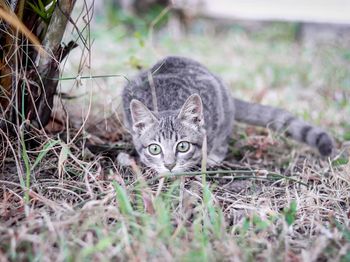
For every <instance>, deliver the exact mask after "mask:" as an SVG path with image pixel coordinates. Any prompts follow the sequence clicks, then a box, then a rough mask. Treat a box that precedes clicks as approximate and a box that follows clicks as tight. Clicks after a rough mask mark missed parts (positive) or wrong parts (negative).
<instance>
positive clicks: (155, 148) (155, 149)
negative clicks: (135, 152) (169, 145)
mask: <svg viewBox="0 0 350 262" xmlns="http://www.w3.org/2000/svg"><path fill="white" fill-rule="evenodd" d="M148 151H149V152H150V154H152V155H159V154H160V153H161V152H162V149H161V148H160V146H159V145H157V144H151V145H149V146H148Z"/></svg>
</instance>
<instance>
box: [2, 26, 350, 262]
mask: <svg viewBox="0 0 350 262" xmlns="http://www.w3.org/2000/svg"><path fill="white" fill-rule="evenodd" d="M124 30H125V29H124V28H123V27H120V26H119V27H115V28H113V30H112V31H111V30H109V31H110V32H113V33H115V34H118V32H119V36H120V35H123V34H125V32H127V31H124ZM274 30H275V28H274V29H269V30H267V33H266V35H267V36H266V35H265V36H264V37H263V38H262V39H261V36H256V35H249V34H246V33H242V32H237V31H235V30H233V31H228V33H227V34H225V35H224V36H223V35H220V34H219V35H216V34H214V35H211V34H192V35H188V36H186V37H182V38H180V39H179V40H173V39H171V37H169V35H168V34H167V33H164V32H163V34H159V35H157V37H158V38H159V41H158V42H157V43H156V44H155V43H153V45H151V48H152V50H153V51H150V49H149V48H150V47H149V46H148V47H147V46H146V47H142V46H140V43H139V42H140V36H137V37H134V36H130V34H129V35H124V36H123V37H120V38H119V40H118V41H117V40H115V39H113V38H114V37H113V34H108V35H106V34H103V32H102V33H101V32H100V31H99V34H101V35H100V39H102V41H101V42H99V40H98V39H99V38H97V39H96V49H97V51H95V53H92V54H90V55H91V58H92V61H94V67H93V68H91V67H90V64H89V62H88V61H89V60H88V59H87V57H88V56H86V57H85V59H84V58H83V59H82V60H81V61H83V62H81V63H79V64H80V67H79V69H80V70H83V72H84V70H86V72H88V73H92V74H102V73H103V74H109V73H111V74H115V73H116V72H117V73H122V74H126V75H128V73H129V72H131V71H132V72H134V71H135V69H133V68H134V65H135V61H138V63H141V64H144V65H149V64H151V63H153V62H154V60H156V56H155V55H154V53H152V52H156V53H158V54H160V56H161V55H164V54H168V53H174V52H175V51H177V53H179V54H183V55H191V56H192V57H195V58H197V59H199V60H201V61H202V62H204V63H206V64H207V65H208V66H209V67H211V68H212V70H213V71H215V72H217V73H218V74H220V75H222V77H223V79H224V80H225V82H227V83H228V84H229V85H230V86H234V87H235V93H236V94H238V95H241V96H243V97H247V98H249V97H250V98H253V99H254V98H255V99H256V100H259V101H263V102H264V103H271V104H275V105H283V106H284V107H285V108H287V109H290V110H292V111H293V112H295V113H297V114H300V115H301V116H302V117H304V118H306V119H308V120H310V121H313V122H316V123H318V124H321V125H323V126H325V127H327V128H329V129H330V130H331V131H332V133H333V134H335V136H336V138H337V142H338V148H339V154H338V159H334V158H333V159H321V158H320V157H319V156H318V155H317V154H315V153H314V152H313V151H312V150H310V149H309V148H306V147H303V146H300V145H296V144H295V143H293V142H291V141H289V140H286V139H284V138H283V137H280V136H278V135H276V134H271V133H269V132H267V131H266V130H263V129H255V128H247V127H245V126H238V127H237V129H236V130H235V134H234V136H233V137H234V139H233V140H232V141H231V142H232V146H231V150H230V153H229V155H228V157H227V160H226V161H225V162H224V163H223V164H222V165H221V166H220V167H217V168H216V169H214V171H216V172H211V174H210V175H207V177H206V180H201V178H200V176H197V175H196V174H188V175H187V176H181V177H166V178H165V179H164V183H163V182H161V181H163V180H162V179H160V178H159V177H157V175H156V174H154V173H153V172H152V171H150V170H146V169H143V168H142V167H141V165H138V164H139V163H137V162H136V163H135V162H134V160H133V159H135V160H136V161H137V158H135V157H134V152H133V148H132V144H131V141H130V136H129V135H128V134H127V132H126V131H125V130H124V129H123V127H122V126H121V124H120V122H119V120H118V119H116V117H115V114H113V116H112V117H106V115H110V114H111V112H114V113H115V112H116V111H117V106H115V105H114V106H113V107H112V106H111V107H110V108H106V107H108V105H110V104H112V103H113V104H114V103H116V102H115V99H114V98H116V97H117V96H118V94H117V93H118V91H116V90H115V89H116V88H115V86H116V85H120V86H121V85H122V82H119V80H118V79H119V78H118V79H116V78H112V79H106V80H104V81H99V80H96V79H93V80H83V81H82V85H81V86H80V87H79V88H77V89H76V91H74V92H72V93H73V94H77V95H79V94H81V93H86V92H87V94H88V95H86V96H84V97H82V98H78V99H76V100H73V103H69V101H68V102H66V103H65V105H66V108H67V110H68V112H69V113H70V115H71V117H70V118H69V119H68V120H67V119H66V117H65V116H64V115H62V114H59V112H58V113H57V114H56V119H57V120H56V122H55V123H51V126H49V127H48V130H47V132H48V134H44V133H43V132H41V133H38V134H36V136H37V139H38V140H39V145H40V146H39V147H35V148H23V146H22V145H23V144H22V143H21V141H20V140H21V136H20V137H19V138H16V139H15V138H8V137H5V136H2V140H1V142H2V143H1V144H0V147H1V148H0V152H1V160H2V161H1V162H0V168H1V169H0V170H1V171H0V174H1V175H0V185H1V187H0V195H1V196H2V197H1V198H0V222H1V223H0V260H4V261H6V260H12V261H21V260H25V261H27V260H33V261H51V260H52V261H76V260H77V261H81V260H92V259H93V260H97V261H100V260H116V259H120V260H122V259H123V260H125V259H130V260H137V261H139V260H159V261H164V260H165V261H172V260H181V261H182V260H184V261H186V260H188V261H203V260H230V261H231V260H233V261H256V260H258V261H265V260H270V261H349V260H350V229H349V228H350V209H349V206H350V193H349V192H350V166H349V162H347V158H348V156H347V155H346V150H348V149H347V148H346V146H347V144H346V142H344V140H346V137H347V136H348V132H349V131H348V121H347V120H348V117H347V115H346V113H348V112H349V109H350V105H349V103H348V101H347V100H346V99H347V98H349V89H348V88H349V86H348V85H347V84H346V83H347V82H346V81H349V78H348V75H349V74H348V73H349V66H348V65H347V64H346V62H344V61H345V60H344V56H345V54H349V53H348V51H346V50H348V49H346V47H344V46H342V45H339V46H338V44H337V43H335V42H334V44H332V45H321V46H317V45H316V46H311V47H309V46H303V45H302V44H297V43H295V42H293V41H291V39H289V38H287V39H285V38H284V37H283V35H282V37H281V36H280V35H278V34H277V40H276V38H275V37H276V34H275V33H274ZM281 32H284V29H283V28H282V30H281ZM269 34H272V36H270V35H269ZM278 37H279V38H278ZM141 39H142V40H145V39H146V40H145V41H147V39H148V38H147V37H145V38H142V37H141ZM271 39H272V40H271ZM170 40H171V41H170ZM153 41H155V40H153ZM180 43H181V44H180ZM214 43H215V44H216V47H217V48H216V49H215V50H213V48H212V46H213V44H214ZM102 44H103V47H105V46H108V45H111V46H114V47H115V48H114V49H108V48H101V49H98V48H99V47H100V46H101V45H102ZM130 49H132V50H131V51H130ZM127 50H129V51H127ZM114 52H116V53H118V56H116V55H114V54H115V53H114ZM74 55H75V57H74ZM80 55H81V54H78V53H76V54H73V57H71V59H70V60H68V62H67V64H66V68H67V69H66V71H65V75H68V76H72V74H73V72H74V68H76V67H75V66H76V65H75V64H74V61H78V60H77V59H76V58H77V57H80ZM107 57H108V58H109V57H116V59H115V60H113V61H111V62H110V61H108V60H103V58H107ZM140 57H143V59H140ZM223 57H234V59H233V60H232V61H231V60H230V61H225V59H222V58H223ZM117 58H118V59H117ZM135 59H136V60H135ZM347 59H348V58H347ZM106 61H107V62H106ZM325 61H331V62H330V63H328V64H325V63H324V62H325ZM106 63H107V65H106ZM108 63H111V64H113V63H115V65H114V66H113V65H109V64H108ZM242 65H244V66H242ZM111 67H112V68H111ZM87 68H88V69H87ZM340 68H341V69H340ZM87 70H90V71H87ZM94 70H95V71H94ZM335 72H338V73H335ZM84 81H85V82H84ZM123 81H124V80H123ZM343 82H344V83H343ZM63 85H66V87H63V89H64V88H66V89H67V86H68V87H70V86H71V83H68V81H63ZM89 85H94V88H93V89H90V87H89ZM300 85H303V86H305V87H306V88H305V89H302V88H300V87H299V86H300ZM270 86H271V87H272V88H268V87H270ZM96 90H97V91H96ZM119 90H120V88H119ZM102 91H103V92H104V94H103V96H101V95H99V94H101V93H102ZM342 96H344V99H343V97H342ZM84 101H87V103H86V104H84V103H83V102H84ZM72 104H73V105H72ZM77 105H78V106H79V112H81V111H80V110H82V111H83V114H82V115H83V116H84V118H80V116H78V117H77V116H76V112H77V111H76V110H75V111H72V110H73V109H72V108H77ZM101 105H103V106H101ZM106 105H107V106H106ZM74 106H75V107H74ZM81 108H83V109H81ZM101 108H102V110H101ZM318 108H320V109H324V108H327V109H328V110H315V109H318ZM305 112H306V113H305ZM61 113H62V111H61ZM86 114H89V116H90V119H89V121H85V117H86ZM96 116H97V118H96ZM96 119H97V120H96ZM67 122H69V126H70V128H69V129H67V126H66V123H67ZM53 124H54V125H53ZM53 133H55V135H54V134H53ZM121 152H123V153H125V152H126V153H128V154H130V155H131V156H132V158H131V159H126V161H125V159H124V161H122V159H121V157H119V158H117V157H116V156H117V155H118V154H120V153H121ZM340 153H342V155H341V154H340ZM118 160H119V161H118ZM25 162H27V163H29V167H28V165H27V168H26V165H25ZM140 167H141V170H140ZM28 168H29V169H28ZM26 174H29V175H26ZM203 183H204V184H203ZM28 184H29V185H30V186H29V187H27V186H26V185H28Z"/></svg>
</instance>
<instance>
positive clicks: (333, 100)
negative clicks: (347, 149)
mask: <svg viewBox="0 0 350 262" xmlns="http://www.w3.org/2000/svg"><path fill="white" fill-rule="evenodd" d="M349 10H350V1H347V0H309V1H307V2H305V1H292V0H283V1H277V0H245V1H239V0H216V1H210V0H187V1H186V0H182V1H181V0H176V1H168V0H143V1H140V0H104V1H102V0H99V1H92V0H90V1H84V2H83V1H78V2H77V3H76V6H75V9H74V15H73V20H74V21H75V25H74V26H73V25H71V29H70V30H68V31H67V32H66V36H65V38H66V41H67V42H68V40H71V39H73V40H77V41H78V43H79V47H78V48H76V49H75V50H73V51H72V52H71V53H70V55H69V56H68V58H67V60H66V61H65V63H63V64H62V69H63V75H62V81H61V84H60V85H61V86H60V90H61V93H62V94H63V97H64V96H66V97H70V98H72V97H73V98H74V99H65V100H64V102H63V104H64V105H65V106H66V108H67V111H68V112H69V114H70V115H71V119H74V121H73V122H74V123H75V124H76V125H77V126H79V125H81V124H82V123H83V122H84V121H88V122H90V121H92V122H94V119H99V120H98V121H99V123H100V124H101V125H102V127H101V128H102V130H107V129H108V121H106V120H107V119H108V118H109V117H110V116H118V113H119V112H120V108H121V103H120V93H121V91H122V88H123V86H124V85H125V84H126V83H127V81H128V79H130V78H132V77H133V76H134V75H135V74H137V72H138V71H139V70H142V69H144V68H148V67H150V66H152V65H153V64H154V63H155V62H156V61H157V60H159V59H161V58H162V57H164V56H167V55H181V56H188V57H191V58H194V59H196V60H198V61H199V62H201V63H203V64H204V65H206V66H207V67H208V68H209V69H210V70H211V71H213V72H214V73H215V74H217V75H219V76H220V77H221V78H222V79H223V80H224V82H225V83H226V84H227V85H228V87H229V88H230V89H232V93H233V94H234V95H235V96H237V97H240V98H243V99H247V100H250V101H255V102H259V103H263V104H270V105H274V106H280V107H283V108H285V109H288V110H290V111H292V112H293V113H295V114H297V115H299V116H301V117H303V118H304V119H306V120H308V121H311V122H313V123H316V124H318V125H322V126H326V127H328V128H329V129H331V131H332V132H333V134H335V136H336V137H337V138H338V139H340V140H350V125H349V123H350V118H349V114H350V104H349V98H350V95H349V94H350V12H349ZM77 28H79V31H77V30H76V29H77ZM77 76H78V77H77ZM57 112H59V110H58V111H57ZM102 116H103V117H102ZM102 118H103V119H104V121H102V122H101V119H102Z"/></svg>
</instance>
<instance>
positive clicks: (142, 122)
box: [130, 94, 205, 173]
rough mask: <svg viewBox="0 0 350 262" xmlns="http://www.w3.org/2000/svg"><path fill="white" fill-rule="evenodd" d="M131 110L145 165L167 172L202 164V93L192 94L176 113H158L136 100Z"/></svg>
mask: <svg viewBox="0 0 350 262" xmlns="http://www.w3.org/2000/svg"><path fill="white" fill-rule="evenodd" d="M130 111H131V116H132V129H133V132H132V135H133V141H134V145H135V148H136V150H137V152H138V153H139V155H140V158H141V161H142V162H143V163H144V164H145V165H146V166H148V167H151V168H153V169H155V170H156V171H158V172H159V173H164V172H169V171H171V172H182V171H186V170H189V169H191V168H192V167H194V166H196V165H198V164H199V163H200V161H201V158H202V153H201V147H202V143H203V138H204V136H205V129H204V118H203V105H202V100H201V98H200V96H199V95H197V94H194V95H191V96H190V97H189V98H188V99H187V100H186V102H185V103H184V104H183V106H182V108H181V109H179V110H178V111H175V112H173V111H169V112H163V113H162V114H159V115H158V114H155V113H153V112H151V111H150V110H149V109H148V108H147V107H146V106H145V105H144V104H143V103H142V102H140V101H138V100H136V99H133V100H132V101H131V103H130Z"/></svg>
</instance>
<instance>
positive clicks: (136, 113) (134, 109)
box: [130, 99, 158, 134]
mask: <svg viewBox="0 0 350 262" xmlns="http://www.w3.org/2000/svg"><path fill="white" fill-rule="evenodd" d="M130 111H131V118H132V128H133V130H134V132H136V133H138V134H141V133H142V131H143V130H144V129H145V128H146V127H147V126H149V125H152V124H154V123H156V122H158V119H157V118H156V117H155V115H154V114H153V113H152V112H151V111H150V110H149V109H148V108H147V107H146V106H145V105H144V104H143V103H142V102H140V101H139V100H136V99H133V100H131V102H130Z"/></svg>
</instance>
